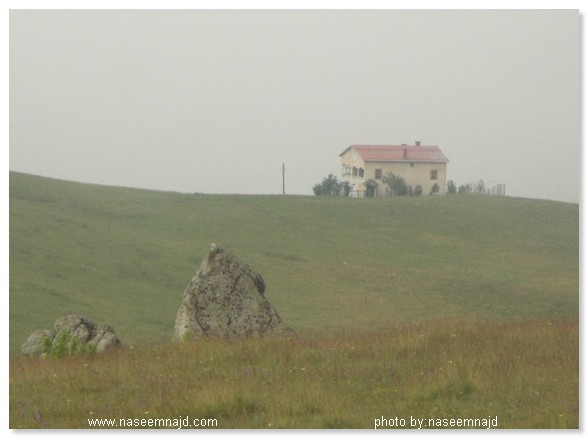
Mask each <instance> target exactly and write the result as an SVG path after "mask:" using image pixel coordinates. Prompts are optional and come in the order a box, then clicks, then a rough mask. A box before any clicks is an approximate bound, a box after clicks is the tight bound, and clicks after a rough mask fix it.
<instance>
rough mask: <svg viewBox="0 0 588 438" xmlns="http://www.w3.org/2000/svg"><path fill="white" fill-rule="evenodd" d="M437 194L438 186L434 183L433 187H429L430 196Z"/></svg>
mask: <svg viewBox="0 0 588 438" xmlns="http://www.w3.org/2000/svg"><path fill="white" fill-rule="evenodd" d="M437 193H439V184H437V183H435V184H433V187H431V193H430V194H431V195H436V194H437Z"/></svg>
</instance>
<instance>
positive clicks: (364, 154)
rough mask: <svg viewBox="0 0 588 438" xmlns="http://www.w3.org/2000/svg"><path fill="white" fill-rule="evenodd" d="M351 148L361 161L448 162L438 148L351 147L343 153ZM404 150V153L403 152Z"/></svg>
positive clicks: (355, 145) (401, 146)
mask: <svg viewBox="0 0 588 438" xmlns="http://www.w3.org/2000/svg"><path fill="white" fill-rule="evenodd" d="M351 148H353V149H354V150H355V151H356V152H357V153H358V154H359V156H360V157H361V158H362V159H363V161H427V162H438V163H447V162H449V160H448V159H447V157H446V156H445V154H444V153H443V152H442V151H441V149H439V147H438V146H414V145H410V146H409V145H406V146H405V145H400V146H391V145H364V144H361V145H357V144H354V145H351V146H349V147H348V148H347V149H345V150H344V151H343V152H341V154H340V155H339V156H341V155H343V154H344V153H345V152H347V151H348V150H349V149H351ZM405 150H406V152H405Z"/></svg>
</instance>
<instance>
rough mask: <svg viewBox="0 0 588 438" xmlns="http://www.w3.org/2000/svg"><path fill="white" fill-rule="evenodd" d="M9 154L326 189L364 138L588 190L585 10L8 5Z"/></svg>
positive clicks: (464, 177) (519, 182)
mask: <svg viewBox="0 0 588 438" xmlns="http://www.w3.org/2000/svg"><path fill="white" fill-rule="evenodd" d="M9 38H10V55H9V56H10V65H9V81H10V85H9V87H10V88H9V91H10V114H9V116H10V125H9V128H10V146H9V152H10V169H11V170H15V171H20V172H27V173H33V174H38V175H44V176H50V177H55V178H62V179H67V180H73V181H82V182H91V183H99V184H106V185H117V186H131V187H140V188H149V189H156V190H174V191H181V192H190V193H191V192H201V193H243V194H253V193H259V194H271V193H276V194H277V193H281V192H282V163H284V165H285V169H286V193H288V194H302V195H310V194H312V186H313V185H314V184H316V183H317V182H320V180H322V178H323V177H325V176H327V174H329V173H333V174H335V175H337V176H339V175H340V163H339V156H338V155H339V153H341V152H342V151H343V150H344V149H345V148H347V147H348V146H349V145H351V144H401V143H408V144H411V143H413V142H414V141H416V140H420V141H421V142H422V144H426V145H437V146H439V147H440V148H441V149H442V150H443V152H444V153H445V155H446V156H447V157H448V158H449V160H450V162H449V164H448V179H453V180H454V181H455V182H456V184H457V185H460V184H464V183H470V182H477V181H478V180H480V179H483V180H484V182H485V183H486V185H487V186H492V185H494V184H506V191H507V194H508V195H510V196H522V197H531V198H545V199H553V200H561V201H568V202H579V197H580V168H581V154H580V14H579V12H578V11H577V10H537V11H533V10H461V11H460V10H420V11H411V10H373V11H369V10H321V11H319V10H274V11H266V10H241V11H237V10H224V11H214V10H75V11H74V10H69V11H68V10H12V11H11V12H10V35H9Z"/></svg>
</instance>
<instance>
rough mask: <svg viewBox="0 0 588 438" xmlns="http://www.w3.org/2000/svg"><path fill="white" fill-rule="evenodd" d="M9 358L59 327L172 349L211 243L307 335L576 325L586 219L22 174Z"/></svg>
mask: <svg viewBox="0 0 588 438" xmlns="http://www.w3.org/2000/svg"><path fill="white" fill-rule="evenodd" d="M9 214H10V222H9V226H10V298H9V304H10V351H11V353H15V352H16V351H18V349H19V347H20V345H21V344H22V342H24V340H25V339H26V336H27V335H28V334H29V333H30V332H31V331H32V330H34V329H37V328H44V327H50V326H51V324H52V323H53V321H54V320H55V319H56V317H57V316H59V315H62V314H67V313H80V314H83V315H86V316H87V317H88V318H90V319H92V320H94V321H96V322H99V323H108V324H111V325H113V326H114V328H115V330H116V332H117V333H118V334H119V336H120V338H121V339H122V341H123V343H126V344H127V345H128V344H135V343H149V342H158V341H161V340H169V339H171V337H172V335H173V324H174V320H175V313H176V311H177V309H178V307H179V304H180V299H181V296H182V293H183V290H184V288H185V286H186V284H187V283H188V282H189V280H190V278H191V276H192V275H193V273H194V272H195V271H196V270H197V268H198V265H199V264H200V261H201V259H202V258H203V257H204V255H205V254H206V252H207V250H208V247H209V245H210V243H211V242H217V243H220V244H223V245H225V246H227V247H228V248H229V249H231V250H232V251H233V252H235V254H237V256H239V257H240V258H241V259H242V260H243V261H245V262H246V263H248V264H250V265H251V266H252V267H253V268H254V269H255V270H257V271H258V272H260V273H261V274H262V275H263V276H264V278H265V280H266V283H267V291H266V296H267V298H268V299H269V301H270V302H271V303H272V304H273V306H274V307H275V308H276V310H277V311H278V312H279V313H280V315H281V317H282V319H283V320H284V321H285V322H286V323H287V324H288V325H290V326H291V327H293V328H294V329H296V330H298V331H302V332H309V333H310V332H317V331H325V330H336V329H357V328H362V327H369V328H377V327H380V326H387V325H388V326H389V325H390V324H392V323H394V322H396V321H406V320H425V319H431V318H438V317H447V316H467V317H468V318H488V319H496V318H498V319H521V318H522V319H537V318H553V319H558V318H568V317H572V318H574V317H577V316H578V290H579V280H578V276H579V270H578V261H579V224H578V219H579V209H578V205H577V204H567V203H559V202H551V201H539V200H529V199H516V198H508V197H507V198H499V197H490V196H483V197H478V196H444V197H418V198H396V199H385V200H379V199H346V198H317V197H292V196H238V195H234V196H231V195H201V194H180V193H168V192H154V191H147V190H137V189H128V188H115V187H104V186H96V185H87V184H79V183H72V182H65V181H60V180H54V179H48V178H42V177H37V176H31V175H25V174H19V173H14V172H11V173H10V211H9Z"/></svg>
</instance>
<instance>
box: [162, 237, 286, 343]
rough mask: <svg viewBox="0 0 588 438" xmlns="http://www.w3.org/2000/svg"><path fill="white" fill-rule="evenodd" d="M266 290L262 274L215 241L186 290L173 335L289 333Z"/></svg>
mask: <svg viewBox="0 0 588 438" xmlns="http://www.w3.org/2000/svg"><path fill="white" fill-rule="evenodd" d="M264 292H265V282H264V280H263V277H262V276H261V275H260V274H258V273H257V272H255V271H254V270H253V269H251V268H250V267H249V266H248V265H247V264H245V263H243V262H242V261H240V260H239V259H238V258H237V257H236V256H235V255H234V254H232V253H231V252H229V251H227V250H226V249H224V248H223V247H222V246H219V245H216V244H214V243H213V244H212V245H211V248H210V252H209V253H208V256H207V257H206V258H205V259H204V260H203V261H202V264H201V265H200V269H199V270H198V272H196V274H195V275H194V277H192V281H191V282H190V283H189V284H188V286H187V287H186V290H185V291H184V296H183V299H182V303H181V305H180V308H179V310H178V313H177V317H176V324H175V330H174V332H175V333H174V339H175V340H182V339H190V338H198V337H200V336H204V335H207V336H213V337H222V338H234V337H247V336H254V335H263V334H269V333H283V334H287V333H290V332H291V330H290V329H289V328H288V327H286V326H285V325H284V324H283V323H282V320H281V318H280V316H279V315H278V313H277V312H276V311H275V309H274V308H273V307H272V306H271V305H270V303H269V302H268V301H267V299H266V298H265V296H264Z"/></svg>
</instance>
